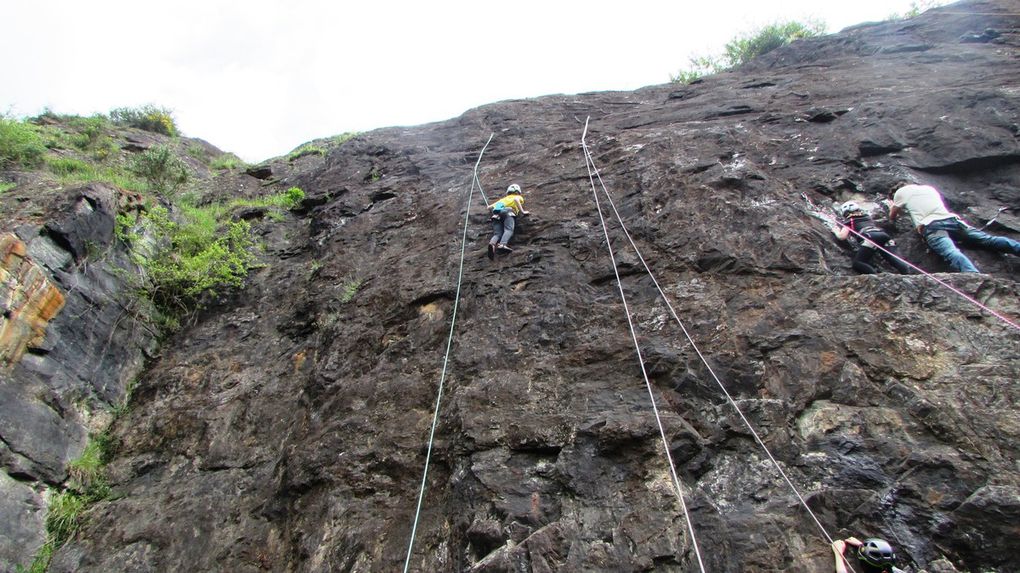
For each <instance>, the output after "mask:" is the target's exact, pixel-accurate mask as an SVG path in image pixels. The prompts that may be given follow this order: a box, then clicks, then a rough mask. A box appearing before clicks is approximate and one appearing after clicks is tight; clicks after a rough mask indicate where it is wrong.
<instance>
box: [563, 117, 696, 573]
mask: <svg viewBox="0 0 1020 573" xmlns="http://www.w3.org/2000/svg"><path fill="white" fill-rule="evenodd" d="M590 119H591V118H590V117H589V118H588V119H586V120H585V122H584V133H582V134H581V148H582V149H583V150H584V157H585V165H586V167H587V168H588V180H589V181H590V182H591V192H592V196H593V197H594V199H595V207H596V209H598V212H599V220H600V221H601V222H602V232H603V234H604V235H605V237H606V247H607V249H608V250H609V258H610V260H611V262H612V264H613V272H614V273H615V274H616V286H617V287H618V288H619V290H620V300H621V301H622V302H623V312H624V314H626V315H627V325H628V326H629V327H630V336H631V338H632V339H633V340H634V349H635V351H636V352H637V357H638V362H639V363H640V364H641V375H642V376H643V377H644V379H645V387H647V388H648V397H649V398H650V399H651V402H652V410H653V411H654V412H655V421H656V423H657V424H658V425H659V434H660V435H661V436H662V446H663V449H664V450H665V452H666V460H667V461H668V462H669V472H670V476H671V477H672V479H673V487H674V488H675V489H676V496H677V499H679V500H680V508H681V509H682V510H683V514H684V519H685V520H686V521H687V530H688V531H689V532H690V534H691V544H692V545H693V547H694V554H695V556H696V557H697V559H698V567H699V568H700V570H701V572H702V573H705V564H704V562H703V561H702V559H701V549H700V548H699V547H698V539H697V537H696V536H695V534H694V524H693V523H692V522H691V515H690V513H689V512H688V511H687V503H686V502H685V501H684V494H683V489H682V487H681V483H680V478H679V477H678V476H677V473H676V464H674V463H673V455H672V454H671V453H670V451H669V440H668V438H666V430H665V428H664V427H663V425H662V417H661V416H660V415H659V407H658V406H657V405H656V403H655V393H654V392H652V383H651V381H649V380H648V371H647V370H646V369H645V361H644V357H643V356H642V354H641V345H640V344H639V343H638V339H637V333H636V332H635V330H634V321H633V320H632V319H631V316H630V308H629V307H628V306H627V296H626V295H625V294H624V292H623V281H622V280H620V271H619V269H618V268H617V266H616V256H615V255H614V254H613V244H612V242H610V240H609V229H608V228H607V227H606V219H605V217H604V216H603V215H602V205H601V203H600V202H599V196H598V192H597V191H596V190H595V179H594V175H593V173H594V174H597V173H598V171H597V170H595V169H594V168H595V161H594V159H592V157H591V152H590V151H588V144H587V143H586V142H585V137H587V135H588V120H590ZM593 170H594V171H593ZM601 181H602V178H601V177H600V178H599V182H600V183H601ZM604 189H605V186H604V185H603V190H604ZM607 196H608V193H607ZM613 209H614V210H615V209H616V208H615V207H614V208H613ZM617 216H619V215H617ZM621 224H622V223H621ZM628 237H629V235H628ZM632 244H633V242H632ZM639 256H640V255H639ZM646 268H647V267H646Z"/></svg>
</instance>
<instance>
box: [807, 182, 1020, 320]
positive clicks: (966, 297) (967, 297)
mask: <svg viewBox="0 0 1020 573" xmlns="http://www.w3.org/2000/svg"><path fill="white" fill-rule="evenodd" d="M802 195H803V194H802ZM803 197H804V198H805V199H807V202H808V205H810V206H811V207H812V208H813V210H814V211H815V212H817V213H818V214H819V215H821V216H822V217H824V218H825V220H826V221H827V222H829V223H832V224H835V225H838V226H840V227H843V228H844V229H846V230H848V231H850V232H851V233H853V234H854V235H856V236H857V237H858V238H859V239H861V240H862V241H868V242H869V243H871V244H873V245H875V248H877V249H878V250H880V251H882V252H883V253H885V254H887V255H889V256H890V257H893V258H894V259H896V260H898V261H900V262H902V263H904V264H906V265H907V266H909V267H910V268H912V269H914V270H915V271H917V272H919V273H921V274H923V275H924V276H926V277H928V278H930V279H931V280H933V281H935V282H937V283H938V284H940V285H942V286H944V287H946V288H947V289H949V290H951V291H953V292H954V293H956V294H957V295H959V296H960V297H962V298H963V299H964V300H966V301H968V302H970V303H971V304H973V305H974V306H976V307H978V308H980V309H981V310H983V311H985V312H987V313H989V314H991V315H992V316H994V317H995V318H997V319H999V320H1001V321H1002V322H1005V323H1006V324H1008V325H1009V326H1012V327H1013V328H1015V329H1017V330H1020V324H1017V323H1016V322H1014V321H1012V320H1010V319H1009V318H1007V317H1006V315H1004V314H1002V313H1001V312H999V311H997V310H995V309H993V308H990V307H989V306H988V305H986V304H984V303H982V302H980V301H979V300H977V299H976V298H974V297H972V296H970V295H968V294H967V293H965V292H963V291H961V290H960V289H958V288H956V287H954V286H953V285H951V284H949V283H947V282H946V281H944V280H942V279H940V278H938V277H936V276H935V275H933V274H931V273H929V272H928V271H926V270H924V269H922V268H921V267H919V266H917V265H915V264H914V263H912V262H910V261H908V260H906V259H904V258H903V257H901V256H899V255H897V254H896V253H892V252H890V251H888V250H887V249H886V248H885V247H883V246H881V245H879V244H878V243H875V242H874V241H869V240H868V238H867V237H865V236H864V235H862V234H860V233H858V232H857V231H856V230H854V229H851V228H850V226H849V225H845V224H843V223H841V222H839V221H837V220H836V218H835V217H832V216H830V215H829V214H828V213H826V212H825V211H823V210H821V209H819V208H818V207H817V206H815V204H814V203H812V202H811V200H810V199H808V198H807V195H803ZM861 248H864V247H861Z"/></svg>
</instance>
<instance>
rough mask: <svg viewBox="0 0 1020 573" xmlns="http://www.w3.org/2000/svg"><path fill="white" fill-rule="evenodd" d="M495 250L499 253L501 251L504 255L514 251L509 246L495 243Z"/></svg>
mask: <svg viewBox="0 0 1020 573" xmlns="http://www.w3.org/2000/svg"><path fill="white" fill-rule="evenodd" d="M496 250H497V251H498V252H500V253H503V254H504V255H506V254H510V253H512V252H514V250H513V249H511V248H510V247H508V246H506V245H502V244H501V245H496Z"/></svg>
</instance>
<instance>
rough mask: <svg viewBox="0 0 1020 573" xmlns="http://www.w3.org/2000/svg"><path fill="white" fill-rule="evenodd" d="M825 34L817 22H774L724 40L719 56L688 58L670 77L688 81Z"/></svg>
mask: <svg viewBox="0 0 1020 573" xmlns="http://www.w3.org/2000/svg"><path fill="white" fill-rule="evenodd" d="M824 33H825V24H824V23H821V22H808V23H806V24H805V23H802V22H776V23H774V24H769V25H767V26H765V27H763V28H760V29H758V30H756V31H754V32H750V33H747V34H743V35H740V36H737V37H735V38H733V39H732V40H730V41H729V42H727V43H726V46H725V47H724V49H723V50H724V51H723V54H722V55H721V56H701V57H696V58H691V59H690V67H688V68H686V69H684V70H680V71H679V72H677V74H676V75H672V76H670V80H671V81H673V82H676V83H681V84H689V83H691V82H693V81H694V80H696V79H698V78H700V77H702V76H705V75H709V74H715V73H718V72H722V71H726V70H729V69H731V68H735V67H737V66H739V65H742V64H746V63H747V62H750V61H751V60H753V59H754V58H757V57H758V56H762V55H764V54H767V53H769V52H771V51H772V50H775V49H776V48H780V47H782V46H785V45H787V44H789V43H790V42H793V41H794V40H799V39H801V38H813V37H815V36H820V35H822V34H824Z"/></svg>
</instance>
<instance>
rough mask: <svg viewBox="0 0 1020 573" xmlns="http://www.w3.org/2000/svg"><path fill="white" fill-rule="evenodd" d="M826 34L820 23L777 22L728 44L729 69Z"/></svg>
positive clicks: (727, 59) (823, 26)
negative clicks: (802, 40) (773, 51)
mask: <svg viewBox="0 0 1020 573" xmlns="http://www.w3.org/2000/svg"><path fill="white" fill-rule="evenodd" d="M824 32H825V25H824V24H821V23H818V22H810V23H808V24H802V23H800V22H777V23H775V24H769V25H768V26H765V27H764V28H762V29H761V30H758V31H757V32H754V33H751V34H747V35H745V36H742V37H738V38H734V39H732V40H730V41H729V43H727V44H726V55H725V58H726V62H727V64H728V66H727V67H730V68H733V67H736V66H739V65H741V64H746V63H747V62H750V61H751V60H753V59H754V58H757V57H758V56H761V55H764V54H767V53H769V52H771V51H772V50H775V49H776V48H780V47H782V46H785V45H787V44H789V43H790V42H792V41H794V40H799V39H801V38H813V37H815V36H819V35H821V34H822V33H824Z"/></svg>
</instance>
